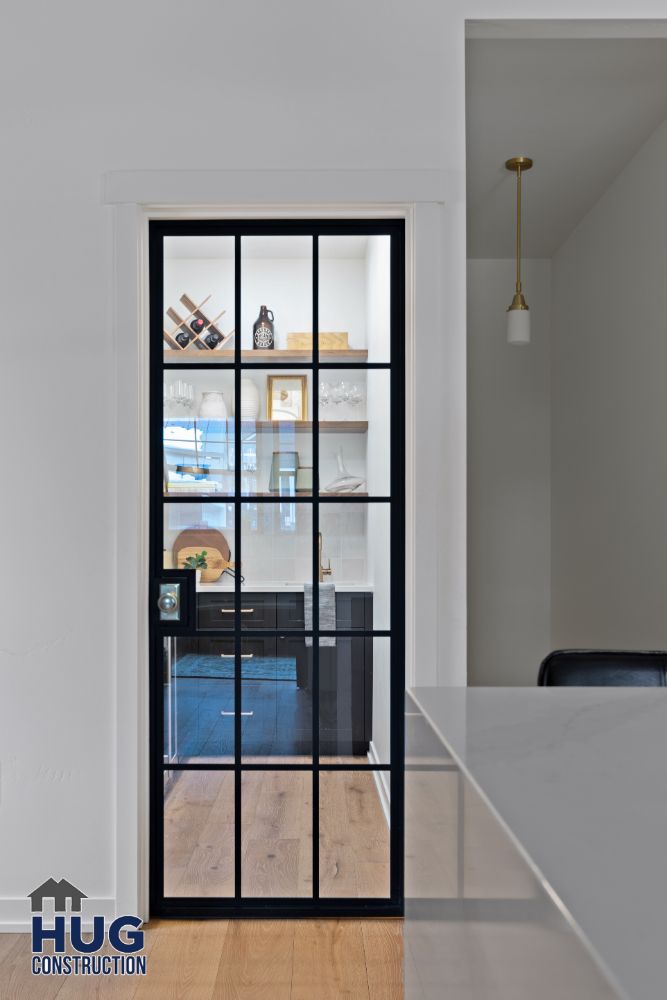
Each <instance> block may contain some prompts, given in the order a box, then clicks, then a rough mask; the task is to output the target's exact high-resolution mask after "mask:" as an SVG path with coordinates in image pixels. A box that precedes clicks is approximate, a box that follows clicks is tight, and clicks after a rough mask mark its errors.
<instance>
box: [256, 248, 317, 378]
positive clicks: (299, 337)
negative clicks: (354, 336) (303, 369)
mask: <svg viewBox="0 0 667 1000" xmlns="http://www.w3.org/2000/svg"><path fill="white" fill-rule="evenodd" d="M241 265H242V274H243V292H242V301H241V349H242V351H243V355H242V356H243V361H244V363H245V364H254V363H255V362H266V361H267V360H272V358H273V357H274V356H277V355H282V356H283V358H287V354H286V352H287V351H289V352H290V354H289V357H290V358H291V360H299V361H310V360H311V359H312V331H313V238H312V236H269V235H267V236H244V237H242V239H241Z"/></svg>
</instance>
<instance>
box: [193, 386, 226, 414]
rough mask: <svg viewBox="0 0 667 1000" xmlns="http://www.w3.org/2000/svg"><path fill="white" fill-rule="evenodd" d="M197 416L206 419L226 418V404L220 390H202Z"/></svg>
mask: <svg viewBox="0 0 667 1000" xmlns="http://www.w3.org/2000/svg"><path fill="white" fill-rule="evenodd" d="M199 416H200V417H203V418H205V419H206V420H226V419H227V404H226V403H225V397H224V393H222V392H203V393H202V397H201V404H200V407H199Z"/></svg>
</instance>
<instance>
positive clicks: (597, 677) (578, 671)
mask: <svg viewBox="0 0 667 1000" xmlns="http://www.w3.org/2000/svg"><path fill="white" fill-rule="evenodd" d="M537 683H538V685H540V686H541V687H667V652H664V651H659V650H658V651H653V650H641V649H640V650H614V649H557V650H555V652H553V653H549V655H548V656H547V657H546V658H545V659H544V660H542V664H541V666H540V672H539V674H538V677H537Z"/></svg>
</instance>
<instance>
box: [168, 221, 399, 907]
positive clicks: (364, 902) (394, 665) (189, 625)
mask: <svg viewBox="0 0 667 1000" xmlns="http://www.w3.org/2000/svg"><path fill="white" fill-rule="evenodd" d="M260 235H261V236H282V235H285V236H291V235H301V236H311V237H312V239H313V267H312V283H313V288H312V291H313V297H312V298H313V301H312V309H313V320H312V322H313V356H312V360H311V361H310V362H292V361H283V362H280V361H268V362H259V363H255V362H252V363H250V364H249V365H247V366H246V367H245V368H244V369H243V370H251V371H261V370H262V369H274V370H275V369H280V368H284V369H286V370H299V369H303V371H304V372H307V371H310V372H312V373H313V404H312V406H313V421H312V423H313V427H312V450H313V495H312V497H301V496H300V497H299V503H300V504H301V503H307V504H309V505H312V543H313V546H312V548H313V551H312V557H313V562H312V566H313V580H314V581H316V580H317V578H318V575H319V553H318V547H317V533H318V530H319V508H320V505H322V504H326V503H336V504H340V503H346V502H356V503H359V502H363V503H378V502H380V503H387V502H388V503H389V505H390V545H391V558H392V564H393V565H395V566H397V567H399V569H397V570H396V571H395V572H393V573H392V574H391V580H390V628H389V629H388V630H361V629H355V630H354V631H353V632H346V631H342V630H336V632H335V633H332V632H329V633H327V632H325V631H322V632H320V630H319V607H318V602H317V601H313V622H312V625H313V627H312V630H310V631H304V630H294V632H292V631H291V630H285V629H280V630H279V631H280V634H281V635H282V634H286V631H289V634H290V635H292V634H293V635H294V636H295V637H299V638H301V637H306V636H314V641H313V644H312V655H313V684H312V694H313V712H312V721H313V732H312V763H309V764H290V763H280V762H275V763H273V764H253V763H244V762H242V759H241V715H240V713H241V708H242V705H241V699H242V675H241V659H240V653H241V642H242V640H243V639H251V638H253V637H257V636H261V637H271V636H273V635H274V634H275V635H276V636H277V635H278V630H276V631H275V633H274V632H273V631H272V630H267V629H262V630H256V631H253V630H252V629H246V628H243V629H241V624H240V619H241V615H240V609H241V584H240V581H239V578H238V576H237V578H236V583H235V591H234V594H235V598H234V599H235V616H234V630H233V631H232V630H229V629H228V630H225V631H224V632H222V631H220V632H218V631H212V630H210V629H207V630H206V632H205V633H198V632H197V629H196V607H195V601H196V595H195V580H194V576H195V575H194V573H185V572H183V571H178V570H164V569H163V568H162V549H163V506H164V502H165V497H164V491H163V433H162V427H163V378H164V370H165V369H168V370H170V371H172V370H173V371H178V370H185V369H187V370H190V369H198V368H199V369H201V368H205V369H206V370H212V371H215V370H217V369H226V370H232V371H233V372H234V387H235V398H236V401H237V405H236V406H235V408H234V413H235V416H234V421H235V428H234V448H235V465H234V475H235V489H234V497H233V499H232V498H231V497H228V496H225V497H219V496H215V495H213V496H210V497H198V498H196V500H193V498H192V497H178V495H175V496H170V497H169V498H168V502H169V503H178V502H189V503H193V502H196V503H209V502H213V503H216V502H217V503H221V502H222V503H226V504H231V503H233V504H234V521H235V524H234V527H235V553H234V558H235V560H236V561H237V563H239V564H240V563H241V562H242V554H241V542H242V537H241V505H242V504H243V503H248V502H252V500H253V498H252V497H250V496H242V495H241V461H240V457H241V455H240V453H241V433H240V426H239V425H240V419H241V418H240V405H238V402H239V401H240V398H241V392H240V389H241V373H242V367H241V292H242V288H241V285H242V261H241V239H242V237H243V236H260ZM350 235H388V236H390V237H391V302H390V323H391V331H390V341H391V353H390V361H389V362H387V363H380V362H366V363H357V362H354V361H347V362H345V361H335V360H333V361H320V359H319V350H318V331H319V326H318V323H319V303H318V292H319V256H318V237H319V236H350ZM165 236H233V237H234V238H235V272H234V281H235V303H234V309H235V316H234V328H235V330H236V331H237V333H236V336H235V340H234V343H235V354H234V360H233V361H228V362H192V363H188V362H185V363H183V364H181V365H179V364H168V365H166V364H165V363H164V358H163V337H162V327H163V310H164V305H163V240H164V237H165ZM149 282H150V291H149V295H150V554H149V558H150V562H149V565H150V581H151V583H150V588H149V590H150V594H149V608H148V615H149V626H150V630H149V634H150V868H149V873H150V912H151V916H161V917H180V918H184V917H185V918H188V917H191V918H202V917H223V918H224V917H271V918H279V917H285V918H287V917H293V918H298V917H317V916H330V917H335V916H341V917H345V916H355V915H356V916H362V915H364V916H369V917H371V916H401V915H402V913H403V833H404V789H403V783H404V689H405V583H404V573H403V572H401V570H400V567H402V566H404V565H405V223H404V221H403V220H402V219H392V218H387V219H373V220H360V219H350V220H344V219H336V220H332V219H320V220H318V219H299V220H278V219H267V220H262V219H250V220H236V219H234V220H213V219H211V220H182V219H181V220H160V221H152V222H150V223H149ZM346 368H348V369H365V370H371V369H385V370H389V372H390V393H391V405H390V421H391V430H390V442H391V468H390V484H391V488H390V495H389V496H388V497H364V498H363V500H360V498H359V497H356V498H355V497H354V495H353V494H350V495H349V497H345V496H340V495H337V496H335V497H334V496H332V497H330V498H327V497H325V496H320V495H319V494H318V471H319V413H318V408H319V404H318V393H317V391H316V387H317V386H318V384H319V372H320V371H322V370H326V369H336V370H340V369H346ZM387 458H388V460H389V456H387ZM284 501H285V498H284V497H264V496H263V497H262V498H261V502H262V503H272V502H283V503H284ZM170 578H172V579H175V580H178V581H179V582H180V583H181V592H182V594H183V603H182V614H181V622H180V623H179V624H176V625H165V624H161V623H160V622H159V619H158V613H157V596H158V582H159V581H164V580H166V579H170ZM202 634H205V636H206V637H207V638H216V637H224V638H228V639H230V638H232V636H233V638H234V642H235V681H234V687H235V720H234V726H235V755H234V763H215V764H214V763H201V764H200V763H182V764H172V763H169V762H167V763H165V762H164V760H163V748H164V733H163V726H164V718H163V716H164V711H163V677H162V669H163V666H162V664H163V659H162V644H163V640H164V638H165V636H169V635H174V636H176V635H189V636H197V635H202ZM334 634H335V635H336V637H340V638H344V637H347V636H352V637H354V638H370V639H372V638H374V637H379V638H382V637H384V638H388V639H389V642H390V673H391V680H390V764H388V765H383V764H378V765H375V764H355V765H348V764H322V763H320V762H319V759H318V758H319V737H320V733H319V718H320V716H319V643H318V641H317V640H318V636H320V635H334ZM184 770H201V771H233V772H234V776H235V809H234V824H235V843H234V857H235V865H234V870H235V895H234V896H233V897H231V896H230V897H219V898H218V897H216V898H201V897H168V898H165V896H164V775H165V772H166V771H184ZM252 770H255V771H310V772H312V775H313V789H312V799H313V816H312V857H313V896H312V898H308V897H303V898H302V897H298V898H276V897H272V898H266V899H263V898H257V897H243V896H242V895H241V861H242V858H241V819H242V812H241V794H242V791H241V778H242V774H243V772H244V771H252ZM325 771H388V772H389V774H390V798H391V802H390V810H391V824H390V895H389V896H388V897H386V898H381V899H380V898H378V899H375V898H366V899H358V898H351V899H350V898H347V899H346V898H322V897H320V895H319V774H320V772H325Z"/></svg>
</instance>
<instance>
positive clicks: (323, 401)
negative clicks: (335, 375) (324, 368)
mask: <svg viewBox="0 0 667 1000" xmlns="http://www.w3.org/2000/svg"><path fill="white" fill-rule="evenodd" d="M318 398H319V401H320V406H328V405H329V403H330V402H331V386H330V385H329V383H328V382H324V381H322V382H320V392H319V397H318Z"/></svg>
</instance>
